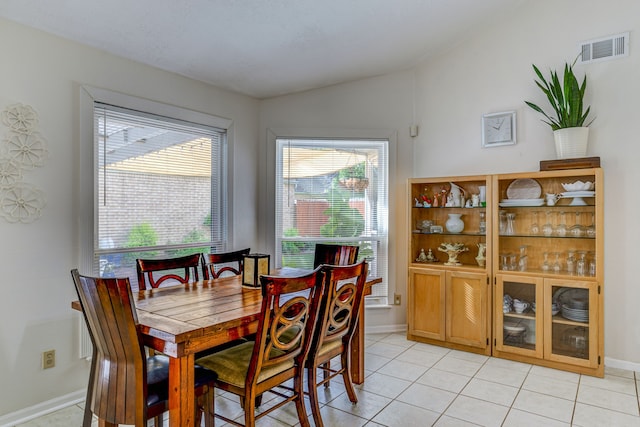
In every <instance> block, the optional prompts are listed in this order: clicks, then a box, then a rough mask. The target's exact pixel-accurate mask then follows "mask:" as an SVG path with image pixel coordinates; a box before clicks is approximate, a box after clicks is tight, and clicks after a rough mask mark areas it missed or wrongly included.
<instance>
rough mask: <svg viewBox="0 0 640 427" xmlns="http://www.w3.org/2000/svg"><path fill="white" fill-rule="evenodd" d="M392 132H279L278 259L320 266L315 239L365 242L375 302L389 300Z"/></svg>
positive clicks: (278, 263)
mask: <svg viewBox="0 0 640 427" xmlns="http://www.w3.org/2000/svg"><path fill="white" fill-rule="evenodd" d="M388 146H389V142H388V141H386V140H343V139H340V140H325V139H285V138H278V139H276V181H275V182H276V191H275V193H276V215H275V217H276V249H275V252H276V254H275V260H276V262H275V264H276V266H277V267H285V266H288V267H299V268H313V253H314V248H315V244H316V243H336V244H349V245H358V246H359V247H360V250H359V260H361V259H364V258H366V259H367V260H368V262H369V271H370V274H371V275H372V276H376V277H382V278H383V282H382V283H380V284H378V285H375V286H374V287H373V294H372V295H371V296H369V297H367V300H368V303H369V304H387V296H388V291H387V259H388V254H387V252H388V249H387V247H388Z"/></svg>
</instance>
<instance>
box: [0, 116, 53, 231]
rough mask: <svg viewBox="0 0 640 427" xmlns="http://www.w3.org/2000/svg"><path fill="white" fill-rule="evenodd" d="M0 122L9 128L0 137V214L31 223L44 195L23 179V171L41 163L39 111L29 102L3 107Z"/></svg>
mask: <svg viewBox="0 0 640 427" xmlns="http://www.w3.org/2000/svg"><path fill="white" fill-rule="evenodd" d="M0 122H1V123H2V124H3V125H5V126H7V127H8V128H9V130H8V132H7V133H6V135H5V137H4V138H3V139H2V140H0V217H1V218H4V219H5V220H6V221H8V222H12V223H25V224H26V223H30V222H33V221H35V220H36V219H38V218H40V217H41V216H42V210H43V209H44V206H45V198H44V192H43V191H41V190H39V189H38V188H36V187H35V186H34V185H32V184H28V183H25V182H23V181H22V173H23V171H25V170H29V169H33V168H36V167H40V166H43V165H44V163H45V161H46V159H47V158H48V155H49V152H48V151H47V141H46V139H45V138H44V137H43V136H42V135H41V134H40V133H39V132H37V131H36V125H37V124H38V114H37V113H36V112H35V110H34V109H33V108H32V107H31V106H29V105H23V104H13V105H10V106H8V107H6V108H5V109H4V110H3V111H2V112H1V113H0Z"/></svg>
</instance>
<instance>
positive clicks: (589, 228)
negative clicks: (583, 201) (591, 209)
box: [584, 213, 596, 238]
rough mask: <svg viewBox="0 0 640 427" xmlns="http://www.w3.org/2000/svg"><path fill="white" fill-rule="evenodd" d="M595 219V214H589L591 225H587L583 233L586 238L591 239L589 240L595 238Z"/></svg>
mask: <svg viewBox="0 0 640 427" xmlns="http://www.w3.org/2000/svg"><path fill="white" fill-rule="evenodd" d="M595 217H596V216H595V214H594V213H592V214H591V225H588V226H587V227H586V228H585V230H584V232H585V234H586V235H587V237H591V238H594V237H596V224H595Z"/></svg>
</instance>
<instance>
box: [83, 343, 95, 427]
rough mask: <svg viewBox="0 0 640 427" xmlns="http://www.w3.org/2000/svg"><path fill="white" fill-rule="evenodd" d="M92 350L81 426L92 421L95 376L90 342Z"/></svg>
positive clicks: (87, 425)
mask: <svg viewBox="0 0 640 427" xmlns="http://www.w3.org/2000/svg"><path fill="white" fill-rule="evenodd" d="M92 348H93V350H92V351H91V354H92V355H93V357H92V358H91V369H90V370H89V384H88V385H87V398H86V399H85V400H84V417H83V419H82V427H91V423H92V422H93V412H91V403H92V399H93V393H92V391H93V381H94V378H95V376H96V363H97V362H96V356H95V354H96V346H95V345H93V343H92Z"/></svg>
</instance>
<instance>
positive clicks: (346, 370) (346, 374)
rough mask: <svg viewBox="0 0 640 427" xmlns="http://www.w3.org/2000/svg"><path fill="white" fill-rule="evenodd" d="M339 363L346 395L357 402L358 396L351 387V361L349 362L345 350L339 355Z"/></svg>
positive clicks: (347, 353) (353, 401)
mask: <svg viewBox="0 0 640 427" xmlns="http://www.w3.org/2000/svg"><path fill="white" fill-rule="evenodd" d="M340 363H341V364H342V382H344V388H345V389H346V390H347V395H348V396H349V400H350V401H351V402H352V403H358V396H356V391H355V389H354V388H353V382H351V363H349V352H348V351H345V352H343V353H342V356H340Z"/></svg>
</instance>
